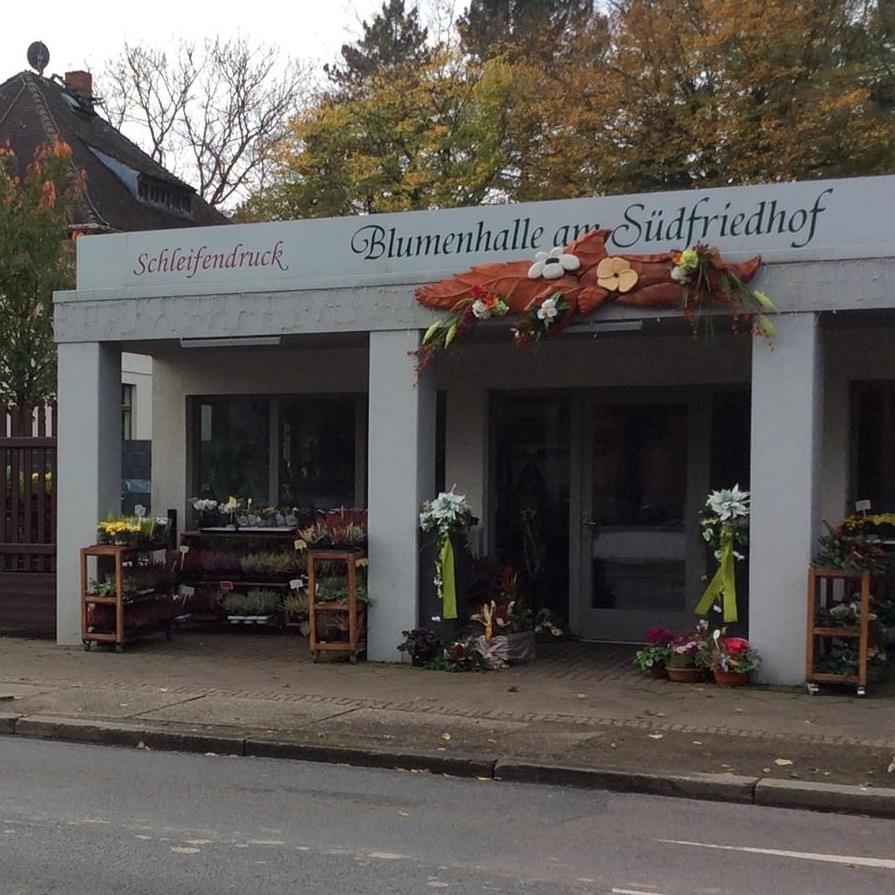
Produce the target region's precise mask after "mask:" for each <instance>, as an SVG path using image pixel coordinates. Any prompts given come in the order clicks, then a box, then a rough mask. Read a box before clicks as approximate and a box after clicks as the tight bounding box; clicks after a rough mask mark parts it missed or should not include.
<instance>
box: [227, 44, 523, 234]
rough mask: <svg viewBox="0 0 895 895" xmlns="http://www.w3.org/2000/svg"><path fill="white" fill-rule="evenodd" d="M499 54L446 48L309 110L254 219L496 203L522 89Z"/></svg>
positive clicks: (253, 207)
mask: <svg viewBox="0 0 895 895" xmlns="http://www.w3.org/2000/svg"><path fill="white" fill-rule="evenodd" d="M514 89H515V88H514V85H513V80H512V73H511V71H510V70H509V69H508V67H507V66H506V65H505V64H504V63H502V62H501V61H499V60H496V61H489V62H488V63H484V64H482V63H476V62H474V61H471V60H468V59H464V58H462V57H460V56H458V55H457V54H455V53H452V52H450V51H448V50H445V49H440V50H437V51H434V52H433V57H432V59H431V60H430V61H429V62H428V63H427V64H426V65H424V66H422V67H419V66H402V67H400V68H396V69H393V70H390V71H388V72H381V73H375V74H373V75H372V76H371V77H370V78H368V79H367V81H366V83H365V86H364V89H363V90H361V91H358V92H357V94H356V95H355V96H354V97H352V98H351V99H348V100H334V99H332V98H329V99H326V100H324V101H323V102H322V103H321V104H320V105H318V106H317V107H316V108H314V109H312V110H310V111H308V112H307V113H305V114H303V115H301V116H299V117H298V118H297V119H296V121H295V123H294V126H293V131H292V133H291V134H290V136H289V138H288V139H286V140H284V141H283V142H282V143H281V144H280V147H279V155H278V158H279V168H278V169H277V182H276V184H275V185H274V186H273V187H272V188H271V189H270V190H269V191H267V192H266V193H264V194H261V195H259V196H256V197H255V199H254V200H253V202H252V203H251V204H250V205H249V206H247V207H246V208H245V209H244V210H243V214H244V217H245V218H248V219H258V218H271V217H272V218H298V217H319V216H329V215H345V214H359V213H371V212H378V211H407V210H410V209H422V208H433V207H448V206H455V205H475V204H478V203H480V202H484V201H487V200H488V199H489V197H491V195H492V193H493V192H494V191H499V190H500V188H501V178H502V176H503V172H504V167H505V158H506V156H505V150H504V145H503V143H504V138H505V136H506V134H507V133H508V129H509V110H510V109H511V108H512V99H511V97H512V94H513V91H514Z"/></svg>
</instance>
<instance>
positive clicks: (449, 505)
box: [420, 485, 473, 535]
mask: <svg viewBox="0 0 895 895" xmlns="http://www.w3.org/2000/svg"><path fill="white" fill-rule="evenodd" d="M456 487H457V486H456V485H453V486H452V487H451V490H450V491H442V492H441V493H440V494H439V495H438V496H437V497H436V498H435V499H434V500H431V501H427V502H426V503H424V504H423V509H422V512H421V513H420V528H422V530H423V531H438V532H439V533H440V534H442V535H445V534H450V533H451V532H452V531H458V530H461V529H464V528H467V527H469V526H470V525H471V524H472V521H473V515H472V508H471V507H470V506H469V504H468V503H467V501H466V495H465V494H457V493H456V492H455V491H454V488H456Z"/></svg>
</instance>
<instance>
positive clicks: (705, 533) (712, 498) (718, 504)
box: [700, 484, 751, 560]
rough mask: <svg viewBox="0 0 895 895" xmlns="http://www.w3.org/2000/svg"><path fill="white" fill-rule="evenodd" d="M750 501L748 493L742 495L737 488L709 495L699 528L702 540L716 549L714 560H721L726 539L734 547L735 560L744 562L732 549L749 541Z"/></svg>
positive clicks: (741, 556) (737, 486)
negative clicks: (700, 527)
mask: <svg viewBox="0 0 895 895" xmlns="http://www.w3.org/2000/svg"><path fill="white" fill-rule="evenodd" d="M750 499H751V498H750V495H749V492H748V491H742V490H741V489H740V486H739V485H738V484H737V485H734V486H733V487H732V488H720V489H719V490H717V491H712V492H710V493H709V496H708V498H707V499H706V502H705V506H706V510H705V512H703V514H702V518H701V521H700V524H701V526H702V539H703V540H704V541H705V542H706V544H711V545H712V546H713V547H714V548H715V559H720V558H721V550H722V540H723V539H724V538H729V539H730V541H731V544H732V546H733V547H734V551H733V557H734V559H736V560H741V559H745V556H744V555H743V554H742V553H740V552H738V551H737V550H736V549H735V548H736V547H737V546H740V545H743V544H746V543H747V541H748V537H749V510H750V506H749V504H750Z"/></svg>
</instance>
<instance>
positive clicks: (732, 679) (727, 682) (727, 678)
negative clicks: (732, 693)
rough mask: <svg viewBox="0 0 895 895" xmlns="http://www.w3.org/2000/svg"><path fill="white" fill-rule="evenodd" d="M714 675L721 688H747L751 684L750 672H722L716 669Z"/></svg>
mask: <svg viewBox="0 0 895 895" xmlns="http://www.w3.org/2000/svg"><path fill="white" fill-rule="evenodd" d="M713 674H714V676H715V683H716V684H718V685H719V686H721V687H745V686H746V684H748V683H749V672H748V671H722V670H721V669H720V668H716V669H715V670H714V671H713Z"/></svg>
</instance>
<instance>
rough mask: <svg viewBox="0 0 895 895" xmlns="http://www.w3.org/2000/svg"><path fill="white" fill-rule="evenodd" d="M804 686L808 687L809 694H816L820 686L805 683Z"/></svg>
mask: <svg viewBox="0 0 895 895" xmlns="http://www.w3.org/2000/svg"><path fill="white" fill-rule="evenodd" d="M805 686H806V687H807V688H808V695H809V696H817V694H818V693H819V692H820V687H818V686H817V684H805Z"/></svg>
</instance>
